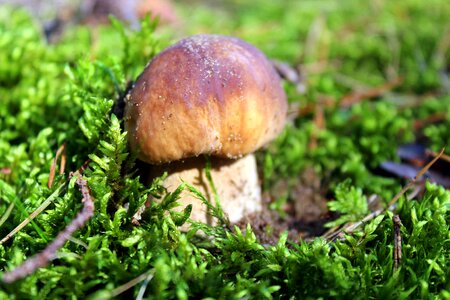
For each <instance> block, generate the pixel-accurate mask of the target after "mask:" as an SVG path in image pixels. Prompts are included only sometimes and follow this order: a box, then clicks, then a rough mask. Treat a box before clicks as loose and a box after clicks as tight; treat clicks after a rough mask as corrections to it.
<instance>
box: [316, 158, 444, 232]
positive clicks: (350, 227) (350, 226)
mask: <svg viewBox="0 0 450 300" xmlns="http://www.w3.org/2000/svg"><path fill="white" fill-rule="evenodd" d="M443 153H444V149H442V150H441V152H439V153H438V154H437V155H436V157H435V158H434V159H433V160H432V161H430V162H429V163H428V164H427V165H426V166H424V167H423V168H422V169H421V170H420V171H419V172H417V174H416V176H415V177H414V178H412V179H411V180H410V181H409V182H408V184H407V185H405V186H404V187H403V188H402V189H401V190H400V191H399V192H398V193H397V194H396V195H395V196H394V197H393V198H392V200H391V201H390V202H389V204H388V207H387V208H383V209H379V210H376V211H374V212H372V213H370V214H368V215H367V216H366V217H364V218H363V219H362V220H361V221H358V222H355V223H347V224H345V225H344V226H342V227H335V228H332V229H330V230H329V231H327V232H326V233H325V234H324V235H323V236H322V237H323V238H325V239H327V240H329V241H335V240H336V239H337V238H342V237H343V234H344V233H347V234H348V233H352V232H353V231H354V230H356V229H357V228H358V227H359V226H361V225H363V224H365V223H366V222H368V221H370V220H372V219H374V218H376V217H377V216H379V215H381V214H382V213H385V212H386V211H387V210H391V211H392V210H394V209H395V207H396V203H397V201H398V199H400V197H401V196H403V195H404V194H405V193H406V191H408V190H409V189H410V188H411V187H412V186H413V185H414V184H415V183H416V182H417V181H418V180H419V179H420V178H421V177H422V176H423V175H424V174H425V173H426V172H428V170H429V169H430V168H431V166H432V165H433V164H434V163H435V162H436V161H437V160H438V159H440V158H441V156H442V154H443Z"/></svg>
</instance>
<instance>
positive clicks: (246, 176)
mask: <svg viewBox="0 0 450 300" xmlns="http://www.w3.org/2000/svg"><path fill="white" fill-rule="evenodd" d="M205 166H206V158H205V157H203V156H200V157H195V158H190V159H186V160H184V161H179V162H172V163H169V164H164V165H159V166H152V171H151V175H150V178H149V179H150V180H153V179H154V178H156V177H158V176H161V175H162V174H163V173H164V172H167V173H168V177H167V178H166V179H165V181H164V183H163V185H164V187H165V188H166V189H167V190H168V191H169V192H173V191H174V190H175V189H176V188H177V187H178V186H179V185H180V184H181V183H182V182H183V181H185V182H188V183H189V184H191V185H192V186H194V187H195V188H196V189H198V190H199V191H200V192H201V193H202V194H204V195H205V197H206V199H207V200H209V201H211V203H212V205H214V206H216V203H215V194H214V191H213V188H212V187H211V185H210V183H209V181H208V178H207V176H206V171H205ZM211 177H212V180H213V182H214V185H215V187H216V191H217V194H218V196H219V199H220V202H221V207H222V210H223V212H224V213H225V215H226V216H227V217H228V219H229V220H230V222H231V223H236V222H238V221H240V220H242V219H244V218H245V217H247V216H249V215H250V214H252V213H255V212H258V211H261V206H262V205H261V188H260V185H259V182H258V173H257V169H256V160H255V157H254V155H253V154H248V155H246V156H243V157H241V158H239V159H226V158H218V157H211ZM179 203H180V207H179V208H178V210H179V211H181V210H182V209H183V208H184V207H186V206H187V205H188V204H192V212H191V219H192V220H195V221H199V222H203V223H207V224H210V225H214V224H216V221H215V220H213V218H212V216H211V213H210V212H209V211H208V208H207V206H206V205H205V204H203V203H202V202H201V200H199V199H198V198H196V197H195V196H194V195H192V194H191V193H190V192H189V191H187V190H185V191H183V192H182V194H181V197H180V200H179ZM184 229H187V227H184Z"/></svg>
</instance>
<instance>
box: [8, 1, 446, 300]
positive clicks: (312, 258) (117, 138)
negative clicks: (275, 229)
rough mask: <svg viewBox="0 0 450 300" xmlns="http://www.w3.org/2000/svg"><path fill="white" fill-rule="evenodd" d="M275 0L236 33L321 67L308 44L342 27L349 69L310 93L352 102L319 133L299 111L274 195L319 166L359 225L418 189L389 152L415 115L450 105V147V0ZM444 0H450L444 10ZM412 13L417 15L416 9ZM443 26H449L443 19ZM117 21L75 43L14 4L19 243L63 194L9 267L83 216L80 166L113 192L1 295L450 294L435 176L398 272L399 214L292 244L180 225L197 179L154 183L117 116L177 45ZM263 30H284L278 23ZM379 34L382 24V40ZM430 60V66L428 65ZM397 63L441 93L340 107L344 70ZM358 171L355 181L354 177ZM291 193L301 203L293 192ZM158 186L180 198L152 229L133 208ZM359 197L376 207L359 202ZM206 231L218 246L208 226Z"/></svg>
mask: <svg viewBox="0 0 450 300" xmlns="http://www.w3.org/2000/svg"><path fill="white" fill-rule="evenodd" d="M259 2H260V3H261V5H260V6H259V8H258V9H255V10H253V9H252V10H249V7H247V9H244V10H239V11H240V12H239V14H237V15H236V18H233V19H230V21H229V24H230V26H229V27H228V28H237V27H239V28H241V27H242V28H243V31H242V32H243V34H242V35H246V36H247V37H251V38H249V40H250V41H253V42H255V43H256V44H259V45H260V46H262V48H263V49H265V50H266V51H267V53H269V54H270V55H271V56H272V57H278V58H283V59H287V60H289V61H290V62H292V63H294V62H295V61H296V60H298V59H300V58H301V57H304V59H305V61H307V62H315V61H317V60H318V59H320V58H321V57H320V56H317V57H316V55H319V54H315V53H316V52H314V51H312V52H307V51H306V50H304V49H303V48H302V47H303V46H301V45H300V46H299V43H298V40H301V41H307V37H308V33H309V32H310V31H309V29H310V26H313V25H312V24H319V25H320V22H325V25H327V26H325V27H324V28H325V31H324V33H323V35H321V38H320V43H319V44H317V45H325V46H327V47H328V49H329V52H328V53H329V57H328V58H329V60H330V61H332V60H333V59H340V60H341V63H342V64H341V65H340V67H339V68H335V67H333V65H332V64H331V65H330V67H329V68H327V70H326V72H324V73H322V74H320V75H312V76H311V77H310V79H309V92H308V94H307V98H308V99H307V101H304V102H301V105H304V104H305V103H321V97H322V96H323V95H324V93H326V94H327V95H330V96H332V97H334V100H336V101H334V102H333V105H331V106H326V107H324V110H323V113H324V117H325V119H326V126H324V127H321V126H318V123H317V120H314V115H313V114H306V116H304V117H302V118H300V117H294V118H293V120H292V122H291V123H290V124H289V125H288V126H287V128H286V130H285V132H284V133H283V134H282V135H281V136H280V138H279V139H278V140H277V141H276V142H275V143H273V144H272V145H271V146H270V147H269V148H268V149H267V150H266V151H265V152H264V153H261V154H260V162H262V163H263V166H264V174H265V178H264V182H265V188H266V189H267V190H269V191H271V189H273V188H274V187H275V185H276V184H277V183H278V182H279V181H280V180H284V181H287V182H288V183H289V184H288V187H289V186H293V185H295V184H296V180H297V178H298V176H299V175H300V174H301V172H302V170H303V169H304V168H306V167H311V166H312V167H313V168H314V169H315V170H316V172H317V174H320V176H321V177H322V180H323V181H324V182H328V191H329V192H333V191H334V192H335V193H336V201H335V202H334V206H333V204H332V205H330V206H331V207H332V208H333V210H337V211H339V212H341V213H342V215H341V219H338V220H341V221H342V222H343V221H345V222H346V221H349V220H352V221H354V220H358V219H359V218H360V217H361V216H362V215H364V214H365V213H366V212H367V207H366V206H364V200H365V196H364V195H368V194H369V193H376V194H378V195H379V196H380V197H381V198H383V199H384V200H386V201H389V200H390V198H391V197H392V195H393V194H394V193H396V192H397V191H398V190H399V189H400V187H401V182H400V181H398V180H396V179H393V178H385V177H381V176H379V175H376V174H375V173H374V172H373V171H374V169H375V168H376V167H377V166H378V165H379V163H380V162H382V161H383V160H387V159H396V158H395V150H396V147H397V146H398V145H399V144H401V143H403V142H408V141H412V140H414V139H415V138H416V137H417V135H414V134H413V133H415V132H414V131H413V130H412V129H413V122H414V121H415V120H417V119H426V118H428V117H429V116H431V115H434V114H435V113H437V112H444V113H445V114H447V115H446V116H445V118H444V121H443V122H441V123H437V124H428V123H426V124H425V126H424V127H423V129H422V133H423V137H424V140H425V141H426V142H428V143H429V145H430V146H431V147H432V148H434V149H440V148H441V147H443V146H446V145H448V143H449V136H450V133H449V132H448V128H450V126H448V125H449V124H448V122H449V121H448V107H449V105H448V103H449V98H448V95H442V94H437V93H436V91H442V85H441V84H440V82H439V80H437V77H436V74H435V72H436V71H437V70H440V69H441V68H442V63H439V61H438V62H434V61H433V59H432V57H433V55H432V54H433V49H432V48H433V47H430V46H429V45H438V44H439V39H440V38H441V37H442V33H443V30H442V28H443V26H444V22H443V21H442V18H443V17H442V16H443V15H444V13H445V12H446V11H448V10H449V8H448V5H447V4H445V3H446V2H445V1H431V2H430V3H426V4H420V3H419V2H417V1H405V2H402V3H399V2H392V3H391V2H389V4H388V3H385V4H384V5H385V6H386V7H387V10H386V11H385V10H378V11H377V13H376V14H374V15H368V14H369V13H368V12H369V10H365V9H363V8H366V6H367V5H368V4H350V2H348V3H347V2H346V3H347V4H348V5H342V6H341V5H339V6H338V5H337V3H336V2H332V1H327V2H326V3H327V5H328V4H332V5H330V6H329V8H328V9H327V10H324V11H323V14H322V15H320V16H317V14H316V13H315V12H316V11H317V7H316V6H315V5H312V4H311V3H312V2H311V3H309V2H308V3H307V4H305V6H303V7H301V6H300V5H299V4H292V5H293V6H292V10H288V11H286V10H285V9H284V8H283V7H284V6H283V5H281V4H278V3H275V2H273V1H265V0H260V1H259ZM269 2H270V3H269ZM295 3H297V2H295ZM383 3H384V2H383ZM438 4H441V5H442V6H443V8H442V9H441V10H436V9H434V8H435V7H437V6H438ZM241 5H243V6H244V8H245V7H246V5H244V4H241ZM317 5H318V4H317ZM321 5H322V4H321ZM323 5H325V4H323ZM397 11H401V12H403V13H402V14H400V13H394V12H397ZM360 12H363V13H360ZM419 12H420V13H419ZM201 13H202V12H201V11H200V12H199V13H198V15H201ZM285 13H287V16H286V17H285ZM198 15H193V17H192V19H193V20H195V19H196V18H197V17H198ZM404 15H406V16H408V18H406V17H405V18H401V17H400V16H404ZM6 16H8V17H6ZM262 16H266V17H267V18H261V17H262ZM320 18H325V19H323V20H325V21H323V20H322V19H320ZM366 18H368V20H369V21H368V22H365V21H364V20H366ZM199 19H200V21H199V22H201V23H196V24H200V25H203V26H204V24H209V23H208V19H207V18H206V19H201V18H199ZM261 20H262V21H261ZM266 20H277V21H279V22H280V24H282V25H283V28H285V30H282V31H280V30H278V29H277V28H278V27H277V26H279V25H276V24H277V23H273V27H270V26H269V27H267V26H266V25H265V21H266ZM361 20H363V21H364V22H363V21H361ZM431 20H433V21H435V23H436V28H437V29H436V30H431V29H430V28H431V27H430V25H429V24H430V22H431ZM273 22H275V21H273ZM361 22H363V23H364V24H370V26H365V27H364V26H357V29H355V30H350V35H349V36H346V37H345V41H346V43H340V40H341V38H340V35H338V34H337V33H336V32H335V31H337V32H342V33H346V32H347V31H346V28H355V27H354V26H355V24H356V25H357V24H361ZM113 23H114V25H113V26H112V27H105V28H101V29H98V30H100V31H101V33H102V34H99V35H98V36H97V35H96V36H95V37H94V36H93V35H91V33H90V31H89V29H87V28H84V27H75V28H72V29H71V30H70V31H69V32H67V33H66V35H65V37H64V38H63V40H62V41H61V42H59V43H57V44H51V45H50V44H47V43H46V42H45V41H44V39H43V37H42V34H41V32H40V30H39V29H38V28H37V26H36V24H35V23H34V22H33V21H32V20H31V19H30V18H29V17H28V16H27V15H26V14H24V13H23V12H21V11H14V12H12V11H11V10H9V9H4V8H2V9H1V10H0V61H2V64H0V99H1V101H0V127H1V131H0V170H1V172H0V216H1V218H0V236H1V237H4V236H6V235H7V234H8V233H9V232H10V231H11V230H12V229H13V228H15V227H16V226H17V225H18V224H19V223H20V222H22V221H23V220H24V219H25V218H26V217H27V216H28V215H29V214H30V213H31V212H33V211H34V210H35V209H36V208H37V207H38V206H39V205H41V204H42V203H43V202H44V201H45V200H48V201H50V202H51V204H50V205H49V206H48V208H47V209H46V210H45V211H44V212H43V213H41V214H40V215H39V216H38V217H37V218H36V219H34V220H33V222H32V223H31V224H30V225H28V226H26V227H25V228H23V229H22V230H20V231H19V232H18V233H16V234H15V235H14V236H13V237H12V238H11V239H9V240H8V241H6V242H5V243H3V244H2V245H0V270H1V271H2V272H6V271H8V270H11V269H13V268H14V267H16V266H17V265H19V264H20V263H21V262H23V261H24V260H25V259H26V258H27V257H30V256H32V255H34V254H36V253H38V252H39V251H41V250H42V249H43V248H44V247H45V245H47V244H48V243H49V241H51V240H53V239H54V238H55V236H56V234H57V233H58V232H59V231H60V230H61V229H62V228H64V227H65V225H66V224H68V223H69V222H70V220H71V219H72V218H73V217H74V216H75V215H76V214H77V212H78V211H79V210H80V209H81V207H82V204H81V195H80V194H79V192H78V190H77V188H76V187H75V181H74V179H72V180H68V179H67V177H68V176H67V175H68V171H67V170H71V171H75V170H77V169H78V168H80V167H81V166H82V165H83V164H85V162H86V161H88V160H90V163H89V164H88V168H87V169H86V170H85V171H84V173H83V174H84V175H83V176H84V178H85V179H86V180H87V182H88V185H89V187H90V189H91V193H92V196H93V198H94V199H95V213H94V217H93V218H92V219H91V220H90V221H89V222H88V224H87V225H86V226H85V227H83V228H82V229H81V230H79V231H77V232H76V235H75V236H74V238H73V239H72V240H71V241H68V242H67V243H65V245H64V247H63V248H62V249H61V250H60V251H59V253H58V255H57V257H56V258H55V259H54V260H53V261H52V262H51V263H50V265H49V266H47V267H46V268H42V269H39V270H38V271H37V272H35V273H33V274H31V275H29V276H27V277H26V278H25V279H23V280H20V281H17V282H15V283H12V284H3V283H2V285H1V286H0V289H1V290H0V298H16V299H19V298H40V299H43V298H49V299H53V298H68V297H72V298H83V299H84V298H87V297H90V298H91V299H99V298H100V299H101V298H108V297H114V296H118V295H119V297H123V298H125V297H141V296H142V295H143V297H145V298H147V299H167V298H168V299H172V298H179V299H186V298H188V297H191V298H221V299H225V298H227V299H228V298H230V299H241V298H255V299H259V298H262V299H264V298H267V299H271V298H292V297H298V298H300V297H305V298H306V297H313V298H319V297H337V298H367V297H373V298H382V297H387V298H406V297H411V298H428V297H430V298H431V297H441V298H448V297H450V281H449V280H448V278H450V265H449V264H450V263H449V262H450V245H449V242H448V241H449V240H450V235H449V225H450V212H449V208H450V193H449V191H447V190H445V189H444V188H442V187H440V186H438V185H433V184H429V183H427V184H426V188H425V190H424V194H423V195H421V196H420V197H418V198H417V199H414V200H407V199H406V198H402V199H400V201H399V203H398V205H397V211H396V213H397V214H398V215H399V216H400V218H401V220H402V222H403V227H402V229H401V233H402V238H403V260H402V263H401V265H400V268H399V269H398V270H397V271H393V257H392V250H393V249H392V248H393V238H394V234H393V229H392V228H393V224H392V213H390V212H387V213H385V214H383V215H380V216H379V217H377V218H375V219H374V220H372V221H369V222H368V223H367V224H365V226H363V228H362V230H361V231H358V232H354V233H353V234H348V235H345V236H344V238H343V239H342V240H340V241H337V242H328V241H325V240H324V239H323V238H316V239H314V240H313V241H312V242H309V243H307V242H304V241H302V242H299V243H294V242H291V241H288V240H287V235H286V234H284V235H282V236H281V237H280V239H279V241H278V243H277V244H275V245H262V244H261V243H260V242H259V241H258V239H257V238H256V236H255V234H254V233H253V232H252V228H251V224H250V225H249V226H247V227H246V228H245V230H241V229H238V228H235V230H234V231H229V230H227V229H225V228H224V227H220V226H218V227H208V226H206V225H201V224H194V225H193V229H192V231H190V232H188V233H182V232H180V231H179V229H178V226H179V225H180V224H182V223H183V222H184V221H185V220H186V216H187V213H188V212H189V210H188V209H187V210H186V211H185V213H181V214H176V213H173V212H171V209H172V208H173V207H174V206H176V205H177V197H178V195H179V192H180V189H181V188H183V186H181V187H180V189H179V190H177V191H176V192H174V193H172V194H170V193H169V194H168V193H166V191H165V190H164V189H163V188H162V187H161V184H160V181H159V180H156V181H155V182H153V184H152V185H151V186H144V185H143V184H142V183H141V181H140V178H139V177H138V176H137V174H138V172H137V168H136V166H135V161H134V158H133V157H132V156H131V155H130V153H129V151H128V148H127V143H126V138H127V137H126V133H125V132H123V130H122V128H121V120H120V119H119V118H117V117H116V116H115V115H114V114H112V113H111V111H112V109H113V107H114V105H115V104H116V103H117V100H118V99H119V98H120V97H121V96H122V95H123V93H124V91H125V90H126V87H127V84H128V82H129V81H132V80H134V79H135V77H136V76H137V75H138V73H139V72H140V71H141V70H142V68H143V66H144V65H145V64H146V62H147V61H148V60H149V59H150V58H151V57H152V56H153V55H154V54H155V53H157V52H158V51H159V49H160V45H161V44H165V43H166V42H165V41H164V40H162V39H159V38H158V36H157V34H156V33H155V32H154V29H155V24H154V23H152V22H149V21H148V20H147V21H144V22H143V23H142V24H141V26H142V28H141V30H140V31H135V32H131V31H128V30H126V29H125V28H124V27H122V25H120V24H119V23H118V22H113ZM194 23H195V22H194ZM411 24H414V26H416V27H417V28H418V30H417V32H416V33H417V35H411V34H407V35H406V36H404V35H401V34H399V33H400V32H401V33H403V32H409V31H408V30H407V29H408V26H411ZM200 25H198V26H200ZM319 25H315V26H319ZM391 25H392V26H391ZM346 26H349V27H346ZM262 28H268V29H270V30H275V32H281V33H280V34H279V35H275V34H268V32H267V31H262V30H261V29H262ZM392 28H397V29H398V31H395V32H394V33H395V36H396V37H398V39H397V42H398V43H399V45H400V48H399V50H398V51H400V52H399V53H397V52H395V51H394V52H392V51H391V50H389V49H390V48H389V45H390V44H389V41H390V38H391V35H390V34H394V33H392ZM414 28H415V27H414ZM372 30H373V31H372ZM368 32H369V33H372V32H375V34H373V36H372V38H370V39H364V36H365V35H366V34H367V33H368ZM269 33H270V32H269ZM269 37H273V39H270V38H269ZM244 38H245V36H244ZM93 39H95V42H94V41H93ZM13 41H14V42H13ZM270 41H272V42H270ZM274 41H275V42H276V43H274ZM425 42H427V43H425ZM428 42H429V43H428ZM271 43H274V44H271ZM111 45H114V47H112V46H111ZM275 45H276V47H275ZM317 45H316V46H317ZM416 45H420V47H419V48H418V49H417V48H416ZM391 46H392V45H391ZM299 47H300V48H299ZM299 49H300V50H299ZM417 53H419V54H417ZM417 55H418V56H417ZM448 56H449V53H448V51H447V52H444V55H443V56H441V57H443V58H445V59H444V61H448ZM418 58H423V59H424V61H425V62H426V64H425V66H426V67H425V73H421V74H422V75H419V73H418V71H420V68H422V67H423V64H419V63H418V62H420V61H421V60H420V59H419V60H417V59H418ZM395 59H399V61H398V62H397V63H398V64H396V63H395V61H396V60H395ZM3 62H5V63H3ZM358 62H359V63H358ZM355 64H356V65H357V66H358V67H357V68H356V67H355ZM386 66H397V67H398V69H396V70H397V71H398V72H399V75H403V74H404V75H408V76H412V77H411V78H410V77H407V78H405V80H404V82H403V84H402V85H401V86H399V87H398V91H397V92H402V93H408V94H406V95H410V94H409V93H410V92H434V93H436V94H435V95H434V96H432V97H431V98H429V99H430V100H428V101H419V102H418V104H414V106H411V105H407V106H405V105H403V104H404V103H400V102H399V99H400V97H397V95H395V94H392V95H387V96H386V97H384V98H382V99H378V101H373V102H367V101H360V103H357V104H355V105H353V106H351V107H350V108H345V107H340V106H339V101H337V100H339V99H341V96H342V95H344V94H346V93H348V92H349V91H350V90H351V88H349V87H348V86H346V85H345V84H342V81H339V80H336V78H342V77H339V75H342V74H339V72H343V73H344V75H345V76H349V77H351V78H357V79H358V80H361V81H364V84H375V85H377V84H381V83H383V82H385V81H386V80H388V79H389V77H388V75H389V74H388V73H387V71H386V70H385V68H384V67H386ZM410 74H413V75H410ZM414 74H416V75H414ZM430 74H431V75H430ZM422 76H425V77H427V76H429V77H430V78H429V80H424V79H423V78H422ZM339 82H340V83H339ZM287 89H288V91H289V95H290V101H291V103H295V102H299V101H303V100H306V99H303V98H301V97H300V96H298V95H297V94H295V93H294V91H293V90H294V89H293V88H292V87H291V86H289V85H287ZM404 95H405V94H403V98H405V97H404ZM302 97H304V98H305V96H302ZM411 97H412V96H411ZM411 97H410V98H407V99H411ZM403 98H402V99H403ZM413 99H416V98H414V97H413ZM362 100H364V99H362ZM312 140H313V141H314V142H315V145H314V146H311V141H312ZM63 143H65V145H66V153H65V156H66V158H67V165H66V173H65V174H62V175H57V176H56V178H55V180H54V184H53V186H52V187H50V188H49V187H47V182H48V178H49V170H50V165H51V161H52V159H53V157H54V156H55V152H56V150H57V149H58V147H59V146H60V145H62V144H63ZM349 178H350V179H351V180H352V181H351V184H350V183H349V182H350V181H345V180H346V179H349ZM342 182H344V183H343V184H342ZM340 183H341V184H340ZM194 192H195V191H194ZM287 194H288V195H287V198H288V199H287V201H291V200H292V199H291V198H290V196H291V195H290V190H289V188H288V189H287ZM148 195H152V196H153V197H158V198H161V199H162V201H161V202H160V203H159V204H157V203H152V205H151V206H150V207H149V209H148V210H147V211H146V212H145V213H144V214H143V215H142V219H141V221H140V225H139V226H136V225H134V224H133V215H134V214H135V213H136V212H137V210H138V209H139V207H141V205H142V204H143V203H144V202H145V201H146V199H147V197H148ZM350 202H353V203H357V206H358V207H357V208H356V209H355V208H354V207H353V206H352V207H349V205H348V204H349V203H350ZM342 217H343V218H342ZM199 229H201V230H203V231H205V232H206V233H207V234H209V235H210V236H211V237H212V239H211V240H208V241H205V240H202V239H200V238H199V237H198V236H196V235H195V232H196V230H199ZM135 278H137V279H139V280H138V283H137V284H136V285H135V286H134V287H133V288H131V289H129V290H128V291H126V292H125V293H122V294H120V293H121V291H122V289H121V286H122V285H123V284H125V283H127V282H129V281H130V280H132V279H135Z"/></svg>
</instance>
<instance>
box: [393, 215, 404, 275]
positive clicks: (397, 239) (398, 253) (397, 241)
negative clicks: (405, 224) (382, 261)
mask: <svg viewBox="0 0 450 300" xmlns="http://www.w3.org/2000/svg"><path fill="white" fill-rule="evenodd" d="M392 222H393V223H394V272H395V271H397V270H398V267H399V266H400V263H401V261H402V236H401V233H400V228H401V226H402V221H401V220H400V217H399V216H398V215H395V216H393V217H392Z"/></svg>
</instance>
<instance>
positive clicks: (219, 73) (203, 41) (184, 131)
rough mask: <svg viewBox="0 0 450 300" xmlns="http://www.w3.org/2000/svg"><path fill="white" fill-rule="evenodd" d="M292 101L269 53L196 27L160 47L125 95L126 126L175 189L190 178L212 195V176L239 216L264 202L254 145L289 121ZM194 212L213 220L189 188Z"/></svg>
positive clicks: (232, 217) (185, 200)
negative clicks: (207, 169)
mask: <svg viewBox="0 0 450 300" xmlns="http://www.w3.org/2000/svg"><path fill="white" fill-rule="evenodd" d="M286 112H287V101H286V95H285V93H284V90H283V88H282V86H281V81H280V78H279V76H278V74H277V73H276V71H275V70H274V68H273V66H272V64H271V63H270V61H269V60H268V59H267V58H266V57H265V56H264V54H263V53H262V52H261V51H259V50H258V49H257V48H255V47H254V46H252V45H250V44H248V43H246V42H244V41H242V40H240V39H238V38H234V37H226V36H220V35H195V36H192V37H188V38H186V39H183V40H181V41H179V42H178V43H176V44H175V45H173V46H171V47H169V48H167V49H166V50H164V51H162V52H161V53H160V54H159V55H157V56H155V57H154V58H153V60H151V61H150V63H149V64H148V65H147V66H146V67H145V69H144V71H143V73H142V74H141V75H140V76H139V77H138V79H137V80H136V82H135V84H134V86H133V88H132V89H131V90H130V92H129V94H128V95H127V97H126V99H125V117H124V120H125V129H126V131H127V132H128V138H129V144H130V147H131V149H132V150H133V151H135V152H137V155H138V158H139V159H140V160H142V161H144V162H146V163H149V164H151V165H152V171H151V174H152V177H153V178H154V177H156V176H159V175H161V174H163V172H168V177H167V178H166V179H165V181H164V186H165V187H166V188H167V190H168V191H174V190H175V189H176V188H177V187H178V186H179V185H180V184H181V183H182V182H183V181H186V182H188V183H190V184H191V185H193V186H194V187H196V188H197V189H198V190H199V191H200V192H202V193H203V194H204V195H205V196H206V198H207V199H208V200H209V201H211V202H212V204H213V205H215V203H214V193H213V189H212V188H211V186H210V184H209V182H208V180H207V178H206V174H205V164H206V159H205V156H209V157H210V162H211V177H212V179H213V182H214V185H215V186H216V188H217V194H218V196H219V198H220V201H221V206H222V209H223V211H224V213H225V214H226V215H227V216H228V218H229V221H230V222H232V223H234V222H238V221H239V220H241V219H243V218H246V217H247V216H249V215H250V214H252V213H256V212H258V211H260V210H261V208H262V204H261V188H260V185H259V182H258V174H257V169H256V161H255V157H254V155H253V154H252V152H254V151H255V150H257V149H259V148H260V147H262V146H264V145H265V144H267V143H268V142H269V141H271V140H272V139H274V138H275V137H276V136H277V135H278V134H279V133H280V131H281V130H282V129H283V127H284V123H285V119H286ZM179 202H180V204H182V206H186V205H187V204H192V206H193V207H192V212H191V219H193V220H196V221H201V222H205V223H208V224H214V221H213V220H212V218H211V216H210V212H208V209H207V207H206V206H205V205H204V204H203V203H202V202H201V201H200V200H198V199H197V198H196V197H194V196H193V195H192V194H190V193H189V192H187V191H185V192H183V193H182V196H181V198H180V200H179Z"/></svg>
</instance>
